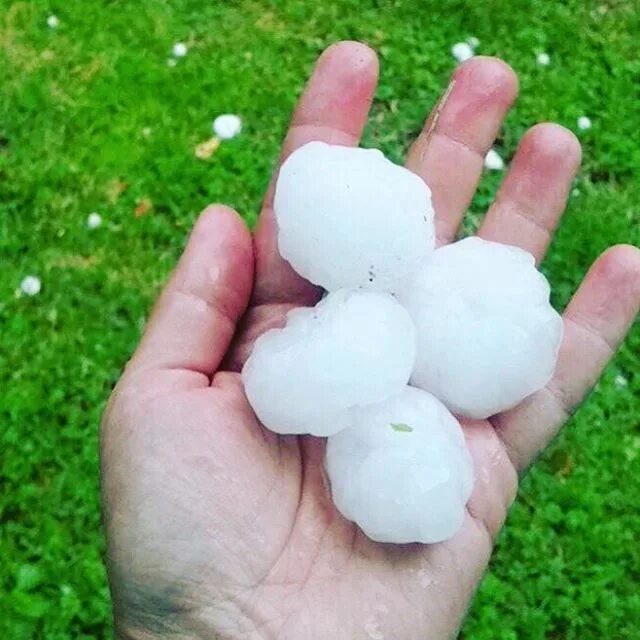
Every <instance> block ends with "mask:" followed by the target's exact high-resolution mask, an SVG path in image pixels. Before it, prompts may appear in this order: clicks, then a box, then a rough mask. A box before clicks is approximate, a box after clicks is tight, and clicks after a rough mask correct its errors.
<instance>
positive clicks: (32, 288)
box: [20, 276, 42, 296]
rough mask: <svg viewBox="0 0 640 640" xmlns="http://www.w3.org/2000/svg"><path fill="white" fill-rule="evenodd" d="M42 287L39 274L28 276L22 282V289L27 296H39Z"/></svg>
mask: <svg viewBox="0 0 640 640" xmlns="http://www.w3.org/2000/svg"><path fill="white" fill-rule="evenodd" d="M41 289H42V282H40V278H38V277H37V276H26V277H25V278H23V280H22V282H21V283H20V291H22V293H24V294H25V295H27V296H37V295H38V294H39V293H40V290H41Z"/></svg>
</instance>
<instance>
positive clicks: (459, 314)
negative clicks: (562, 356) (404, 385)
mask: <svg viewBox="0 0 640 640" xmlns="http://www.w3.org/2000/svg"><path fill="white" fill-rule="evenodd" d="M397 296H398V299H399V300H400V302H401V303H402V304H403V305H404V306H405V307H406V308H407V310H408V311H409V313H410V314H411V317H412V318H413V320H414V322H415V324H416V328H417V336H418V355H417V359H416V366H415V369H414V372H413V375H412V378H411V380H412V382H411V383H412V384H414V385H416V386H418V387H421V388H422V389H425V390H426V391H429V392H430V393H432V394H433V395H435V396H436V397H438V398H439V399H440V400H442V402H444V404H445V405H447V407H448V408H449V409H450V410H451V411H453V412H455V413H457V414H458V415H461V416H466V417H469V418H487V417H489V416H491V415H493V414H495V413H499V412H500V411H504V410H506V409H509V408H511V407H513V406H515V405H516V404H518V403H519V402H520V401H521V400H523V399H524V398H526V397H527V396H528V395H530V394H532V393H533V392H535V391H537V390H538V389H540V388H542V387H543V386H544V385H545V384H546V383H547V382H548V381H549V379H550V378H551V375H552V374H553V371H554V369H555V365H556V360H557V356H558V350H559V347H560V341H561V339H562V320H561V318H560V316H559V315H558V314H557V313H556V311H555V310H554V309H553V307H551V305H550V303H549V283H548V282H547V280H546V279H545V277H544V276H543V275H542V274H541V273H540V272H539V271H538V270H537V269H536V267H535V263H534V259H533V256H532V255H531V254H529V253H527V252H526V251H523V250H522V249H519V248H517V247H511V246H507V245H503V244H498V243H494V242H488V241H487V240H482V239H480V238H467V239H465V240H462V241H460V242H457V243H455V244H451V245H449V246H446V247H442V248H440V249H438V250H436V251H435V252H434V253H433V256H432V258H431V260H430V261H429V262H428V263H426V264H425V265H424V266H423V267H422V268H421V269H420V270H419V271H418V272H417V273H416V274H415V275H414V276H412V277H411V278H410V279H409V280H408V281H407V282H406V283H405V285H404V286H403V287H402V288H401V289H400V290H398V291H397Z"/></svg>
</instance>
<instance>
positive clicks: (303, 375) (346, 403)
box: [242, 290, 415, 436]
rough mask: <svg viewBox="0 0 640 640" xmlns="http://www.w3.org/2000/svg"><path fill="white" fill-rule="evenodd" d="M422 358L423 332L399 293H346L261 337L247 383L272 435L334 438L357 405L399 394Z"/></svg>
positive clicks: (304, 310) (293, 314)
mask: <svg viewBox="0 0 640 640" xmlns="http://www.w3.org/2000/svg"><path fill="white" fill-rule="evenodd" d="M414 361H415V329H414V327H413V323H412V322H411V319H410V318H409V314H408V313H407V312H406V311H405V309H403V308H402V307H401V306H400V304H398V302H397V301H396V300H395V299H394V298H393V296H391V295H390V294H386V293H377V292H376V293H374V292H365V291H351V292H350V291H346V290H341V291H336V292H335V293H332V294H329V295H328V296H327V297H326V298H324V300H322V301H321V302H320V303H318V305H316V306H315V307H314V308H307V307H305V308H299V309H294V310H293V311H291V312H290V313H289V314H288V316H287V324H286V326H285V327H284V328H283V329H272V330H270V331H267V333H265V334H263V335H262V336H261V337H260V338H258V340H257V341H256V343H255V345H254V348H253V352H252V353H251V355H250V357H249V359H248V360H247V362H246V364H245V365H244V368H243V370H242V380H243V382H244V387H245V391H246V394H247V399H248V400H249V403H250V404H251V406H252V407H253V409H254V411H255V413H256V415H257V416H258V418H259V419H260V421H261V422H262V423H263V424H264V425H265V426H266V427H268V428H269V429H271V430H272V431H275V432H276V433H283V434H285V433H311V434H313V435H317V436H327V435H331V434H332V433H335V432H336V431H338V430H340V429H342V428H344V427H346V426H347V424H348V415H347V414H348V411H347V410H349V409H351V408H352V407H355V406H358V405H365V404H370V403H372V402H378V401H380V400H383V399H385V398H387V397H389V396H390V395H392V394H395V393H399V392H400V391H401V390H402V388H403V387H404V385H406V383H407V381H408V380H409V376H410V375H411V369H412V367H413V364H414Z"/></svg>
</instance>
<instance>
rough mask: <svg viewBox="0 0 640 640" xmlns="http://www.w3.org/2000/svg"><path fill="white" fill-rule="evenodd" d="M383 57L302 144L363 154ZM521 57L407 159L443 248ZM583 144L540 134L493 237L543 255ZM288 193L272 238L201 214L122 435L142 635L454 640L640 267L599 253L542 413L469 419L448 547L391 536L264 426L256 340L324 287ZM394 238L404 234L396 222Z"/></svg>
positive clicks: (488, 233) (558, 131) (329, 58)
mask: <svg viewBox="0 0 640 640" xmlns="http://www.w3.org/2000/svg"><path fill="white" fill-rule="evenodd" d="M376 76H377V62H376V58H375V55H374V54H373V52H372V51H371V50H369V49H368V48H366V47H365V46H364V45H360V44H357V43H348V42H347V43H339V44H337V45H334V46H333V47H330V48H329V49H328V50H327V51H326V52H325V53H324V54H323V55H322V56H321V58H320V60H319V62H318V65H317V67H316V69H315V71H314V74H313V76H312V78H311V80H310V82H309V85H308V87H307V89H306V91H305V92H304V94H303V96H302V98H301V100H300V104H299V106H298V108H297V110H296V113H295V115H294V118H293V122H292V125H291V129H290V131H289V134H288V135H287V138H286V140H285V143H284V155H286V154H288V153H290V152H291V151H292V150H293V149H295V148H296V147H298V146H300V145H302V144H304V143H306V142H308V141H309V140H324V141H326V142H331V143H335V144H346V145H354V144H357V142H358V139H359V136H360V133H361V129H362V127H363V125H364V122H365V119H366V116H367V112H368V107H369V104H370V101H371V96H372V94H373V91H374V89H375V84H376ZM516 92H517V81H516V78H515V76H514V74H513V72H512V71H511V70H510V69H509V68H508V67H507V66H506V65H505V64H504V63H502V62H500V61H498V60H496V59H491V58H474V59H472V60H471V61H469V62H467V63H465V64H464V65H462V66H461V67H459V68H458V70H457V71H456V73H455V74H454V78H453V80H452V82H451V84H450V86H449V88H448V89H447V91H446V92H445V94H444V95H443V98H442V99H441V100H440V102H439V103H438V105H436V108H435V109H434V111H433V113H432V115H431V117H430V118H429V120H427V123H426V125H425V127H424V130H423V131H422V133H421V134H420V136H419V137H418V139H417V140H416V142H415V143H414V144H413V146H412V148H411V150H410V151H409V154H408V160H407V165H408V166H409V168H411V169H412V170H414V171H415V172H416V173H418V174H419V175H422V176H424V177H425V178H427V179H428V182H429V185H430V187H431V188H432V191H433V197H434V204H435V210H436V216H437V221H436V225H437V231H438V237H439V241H440V243H445V242H448V241H450V240H451V239H452V238H453V237H454V236H455V234H456V230H457V228H458V225H459V222H460V219H461V217H462V215H463V212H464V210H465V209H466V208H467V206H468V204H469V202H470V200H471V198H472V196H473V192H474V190H475V187H476V184H477V182H478V179H479V176H480V173H481V170H482V165H483V157H484V154H485V153H486V151H487V149H488V148H489V147H490V146H491V144H492V142H493V139H494V137H495V136H496V134H497V132H498V129H499V127H500V124H501V121H502V119H503V117H504V115H505V113H506V111H507V109H508V108H509V106H510V105H511V103H512V102H513V100H514V99H515V96H516ZM579 158H580V149H579V145H578V143H577V141H576V140H575V138H574V137H573V135H572V134H570V133H569V132H568V131H566V130H565V129H563V128H561V127H559V126H557V125H551V124H544V125H537V126H536V127H534V128H533V129H531V130H530V131H529V132H528V133H527V134H526V135H525V137H524V138H523V140H522V142H521V144H520V146H519V149H518V151H517V153H516V156H515V158H514V161H513V163H512V166H511V169H510V171H509V173H508V174H507V176H506V178H505V181H504V183H503V185H502V187H501V189H500V192H499V194H498V196H497V199H496V201H495V203H494V204H493V206H492V207H491V208H490V210H489V212H488V213H487V216H486V217H485V220H484V222H483V225H482V227H481V229H480V231H479V233H480V235H481V236H483V237H485V238H487V239H492V240H496V241H500V242H506V243H509V244H515V245H519V246H521V247H523V248H525V249H527V250H529V251H530V252H532V253H533V254H534V255H535V256H536V258H537V259H540V258H541V257H542V255H543V253H544V251H545V249H546V246H547V244H548V242H549V240H550V237H551V232H552V230H553V228H554V226H555V224H556V222H557V220H558V218H559V216H560V214H561V212H562V210H563V208H564V204H565V199H566V196H567V193H568V190H569V188H570V184H571V180H572V178H573V175H574V173H575V171H576V170H577V167H578V165H579ZM272 195H273V181H272V186H271V188H270V189H269V191H268V193H267V196H266V198H265V205H264V209H263V212H262V215H261V218H260V222H259V224H258V228H257V230H256V233H255V236H254V238H253V239H252V238H251V237H250V235H249V233H248V232H247V230H246V229H245V227H244V225H243V224H242V222H241V221H240V219H239V218H238V217H237V215H236V214H235V213H234V212H232V211H231V210H229V209H226V208H224V207H220V206H217V207H211V208H209V209H208V210H207V211H206V212H205V213H204V214H203V215H202V216H201V218H200V220H199V221H198V223H197V224H196V226H195V228H194V231H193V233H192V235H191V238H190V241H189V244H188V246H187V249H186V250H185V253H184V255H183V257H182V258H181V260H180V263H179V265H178V267H177V269H176V271H175V273H174V275H173V277H172V279H171V281H170V282H169V284H168V285H167V287H166V289H165V291H164V292H163V294H162V296H161V298H160V300H159V302H158V304H157V306H156V309H155V311H154V313H153V316H152V318H151V320H150V322H149V326H148V328H147V331H146V333H145V336H144V338H143V340H142V343H141V345H140V347H139V349H138V351H137V352H136V354H135V355H134V357H133V358H132V360H131V362H130V363H129V365H128V367H127V369H126V371H125V373H124V375H123V377H122V379H121V380H120V382H119V384H118V386H117V388H116V390H115V391H114V394H113V396H112V398H111V401H110V403H109V406H108V409H107V412H106V415H105V419H104V425H103V434H102V465H103V496H104V510H105V520H106V525H107V536H108V542H109V575H110V582H111V588H112V594H113V600H114V617H115V623H116V630H117V633H118V635H119V636H120V637H122V638H132V639H133V638H135V639H137V638H140V639H143V638H144V639H147V638H155V637H163V636H168V637H172V638H179V639H182V638H184V639H186V638H278V639H283V640H290V639H295V640H304V639H306V638H331V639H335V640H339V639H340V638H350V639H354V640H357V639H359V638H369V639H371V638H372V639H374V640H375V639H377V638H390V637H391V638H397V639H413V638H415V639H421V640H424V639H425V638H446V637H450V636H452V635H455V633H456V631H457V629H458V628H459V625H460V622H461V619H462V617H463V615H464V612H465V610H466V608H467V606H468V603H469V601H470V598H471V596H472V594H473V591H474V589H475V587H476V585H477V583H478V581H479V579H480V577H481V575H482V573H483V571H484V569H485V567H486V564H487V562H488V559H489V556H490V553H491V548H492V540H493V538H494V536H495V535H496V533H497V532H498V531H499V529H500V527H501V526H502V523H503V521H504V518H505V515H506V512H507V509H508V506H509V504H510V503H511V501H512V499H513V498H514V496H515V492H516V488H517V477H518V473H519V472H521V471H522V470H523V469H524V468H525V467H526V465H527V464H528V463H529V462H530V461H531V460H532V458H533V457H534V456H535V455H536V453H537V452H538V451H539V450H540V449H542V447H544V446H545V444H546V443H547V442H548V440H549V439H550V438H551V437H552V436H553V434H554V433H555V432H556V431H557V429H558V428H559V427H560V426H561V424H562V423H563V422H564V421H565V419H566V418H567V416H568V415H569V414H570V412H571V411H572V409H573V408H574V407H575V406H576V405H577V403H578V402H579V401H580V400H581V398H582V397H583V395H584V394H585V392H586V391H587V390H588V389H589V387H590V386H591V385H592V384H593V383H594V382H595V380H596V378H597V376H598V375H599V373H600V371H601V370H602V367H603V366H604V365H605V364H606V362H607V360H608V359H609V357H610V356H611V354H612V353H613V350H614V349H615V348H616V346H617V344H618V343H619V341H620V340H621V339H622V337H623V336H624V333H625V332H626V330H627V328H628V326H629V324H630V323H631V322H632V320H633V318H634V316H635V314H636V313H637V311H638V305H639V304H640V252H638V251H637V250H636V249H634V248H633V247H624V246H619V247H615V248H613V249H610V250H609V251H607V252H606V253H605V254H603V256H601V257H600V258H599V260H598V261H597V262H596V264H595V265H594V266H593V267H592V269H591V270H590V272H589V274H588V275H587V277H586V278H585V280H584V282H583V284H582V285H581V287H580V289H579V290H578V292H577V293H576V295H575V296H574V298H573V300H572V301H571V303H570V304H569V306H568V308H567V310H566V311H565V315H564V321H565V338H564V343H563V346H562V348H561V352H560V358H559V362H558V366H557V370H556V373H555V375H554V378H553V379H552V380H551V382H550V383H549V384H548V385H547V387H545V388H544V389H543V390H541V391H539V392H538V393H536V394H535V395H534V396H532V397H531V398H529V399H527V400H526V401H525V402H524V403H523V404H522V405H520V406H519V407H517V408H516V409H513V410H511V411H509V412H507V413H505V414H502V415H500V416H495V417H493V418H491V419H490V420H487V421H475V422H470V421H467V422H465V423H464V430H465V435H466V438H467V443H468V446H469V449H470V451H471V454H472V457H473V459H474V466H475V472H476V478H475V488H474V492H473V495H472V497H471V500H470V502H469V504H468V507H467V516H466V519H465V522H464V525H463V527H462V529H461V530H460V531H459V532H458V533H457V534H456V535H455V536H454V537H453V538H451V539H450V540H448V541H446V542H442V543H439V544H434V545H426V546H425V545H418V544H415V545H384V544H379V543H374V542H372V541H371V540H369V539H368V538H366V536H364V535H363V534H362V533H361V532H360V531H359V530H358V528H357V527H356V526H355V525H353V524H352V523H350V522H347V521H346V520H344V519H343V518H342V517H341V516H340V515H339V514H338V513H337V512H336V510H335V508H334V507H333V505H332V502H331V498H330V494H329V491H328V488H327V482H326V478H325V476H324V473H323V469H322V458H323V455H324V442H323V441H322V440H320V439H316V438H312V437H307V436H302V437H295V436H284V437H282V436H277V435H276V434H274V433H271V432H270V431H268V430H266V429H265V428H264V427H262V426H261V425H260V424H259V422H258V421H257V419H256V417H255V415H254V414H253V412H252V410H251V408H250V407H249V405H248V404H247V401H246V399H245V396H244V392H243V389H242V383H241V380H240V377H239V374H238V371H239V368H240V367H241V365H242V362H243V361H244V359H245V358H246V356H247V354H248V352H249V350H250V348H251V344H252V342H253V340H254V339H255V337H256V336H257V335H259V334H260V333H262V332H263V331H264V330H265V329H266V328H268V327H270V326H276V325H280V324H282V321H283V318H284V314H285V313H286V311H287V310H288V309H290V308H292V307H293V306H299V305H305V304H313V303H314V302H315V301H316V300H317V299H318V295H319V292H318V291H317V290H316V289H315V288H314V287H312V286H311V285H309V284H308V283H307V282H305V281H303V280H302V279H300V278H299V277H298V276H296V275H295V274H294V273H293V271H292V270H291V269H290V267H289V266H288V265H287V264H286V263H285V262H284V261H282V259H281V258H280V257H279V256H278V252H277V249H276V240H275V229H274V221H273V212H272V209H271V201H272ZM390 224H393V222H392V220H390Z"/></svg>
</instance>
